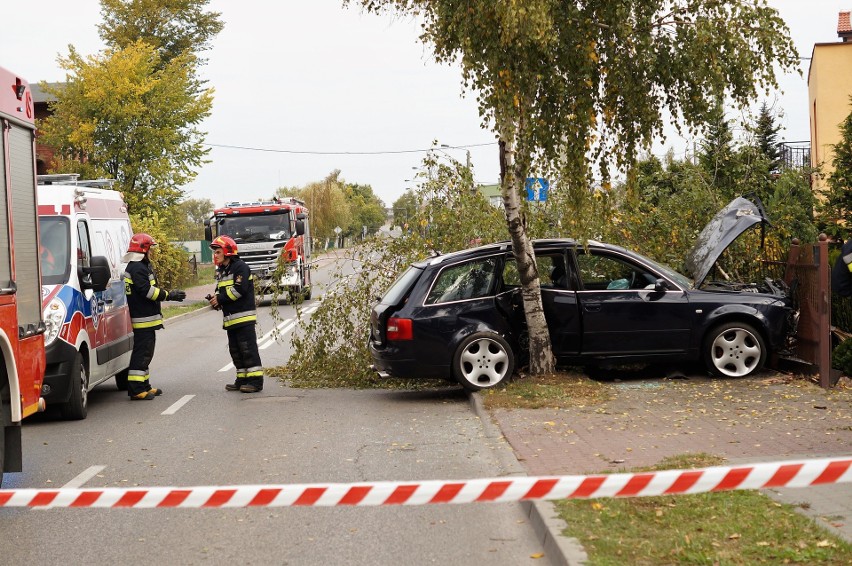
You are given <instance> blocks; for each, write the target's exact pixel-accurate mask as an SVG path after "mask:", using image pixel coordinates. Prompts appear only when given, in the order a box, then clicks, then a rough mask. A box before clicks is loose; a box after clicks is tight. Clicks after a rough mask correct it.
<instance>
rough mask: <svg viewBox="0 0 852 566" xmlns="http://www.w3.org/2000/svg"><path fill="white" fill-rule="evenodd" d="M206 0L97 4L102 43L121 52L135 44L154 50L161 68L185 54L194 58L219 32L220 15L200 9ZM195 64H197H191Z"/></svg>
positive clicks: (130, 0)
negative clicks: (145, 45)
mask: <svg viewBox="0 0 852 566" xmlns="http://www.w3.org/2000/svg"><path fill="white" fill-rule="evenodd" d="M209 3H210V0H101V16H103V21H102V22H101V23H100V24H99V25H98V32H99V34H100V36H101V39H103V40H104V42H105V43H106V44H107V45H109V46H112V47H114V48H117V49H124V48H126V47H129V46H130V45H132V44H134V43H136V42H137V41H139V40H142V41H145V42H146V43H147V44H149V45H151V46H152V47H154V48H155V49H156V50H157V53H158V55H159V56H160V62H161V64H162V65H168V64H169V63H170V62H171V61H172V60H173V59H176V58H178V57H181V56H183V55H185V54H187V53H191V54H194V55H196V56H197V55H198V54H199V53H200V52H202V51H206V50H208V49H210V42H211V41H212V40H213V38H214V37H216V35H218V34H219V32H220V31H222V28H223V27H224V23H223V22H222V20H221V15H222V14H221V13H219V12H208V11H205V10H204V9H205V8H206V7H207V5H208V4H209ZM191 62H192V63H193V64H195V63H196V62H197V61H191Z"/></svg>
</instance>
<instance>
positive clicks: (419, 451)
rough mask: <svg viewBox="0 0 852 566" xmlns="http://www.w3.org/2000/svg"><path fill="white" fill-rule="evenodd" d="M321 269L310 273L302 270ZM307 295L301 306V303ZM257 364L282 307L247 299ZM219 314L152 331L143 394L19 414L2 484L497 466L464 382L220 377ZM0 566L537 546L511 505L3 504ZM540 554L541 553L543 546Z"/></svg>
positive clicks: (519, 556) (272, 354)
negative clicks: (17, 449)
mask: <svg viewBox="0 0 852 566" xmlns="http://www.w3.org/2000/svg"><path fill="white" fill-rule="evenodd" d="M315 276H317V277H320V278H321V277H322V271H321V270H320V271H319V272H318V273H315ZM309 306H310V303H308V304H306V305H304V306H303V308H304V307H309ZM259 310H260V313H261V319H260V328H261V332H260V333H259V334H260V338H261V339H260V340H259V342H260V343H261V346H262V347H263V345H265V344H268V345H267V347H265V348H264V349H262V350H261V357H262V358H263V362H264V365H265V366H272V365H279V364H281V363H283V362H284V361H286V359H287V357H288V355H289V351H288V347H289V346H288V342H287V340H286V339H284V340H279V341H278V342H272V341H270V340H269V339H265V340H264V339H263V338H262V337H263V335H264V334H266V333H268V332H270V331H271V330H272V328H273V327H274V326H276V325H280V327H281V329H282V330H284V331H285V332H286V331H287V327H288V325H287V324H286V319H287V318H290V317H292V315H293V310H292V307H279V312H280V318H279V319H278V320H272V318H271V317H270V315H269V307H261V308H260V309H259ZM229 363H230V358H229V356H228V351H227V347H226V337H225V332H224V330H222V329H221V314H220V313H218V312H214V311H206V312H202V313H199V314H196V315H193V316H189V317H182V318H179V319H176V320H173V321H169V322H167V327H166V329H164V330H162V331H160V332H158V333H157V350H156V355H155V358H154V362H153V364H152V366H151V376H152V379H151V383H152V385H154V386H155V387H161V388H163V389H164V390H165V394H164V395H163V396H162V397H159V398H157V399H155V400H154V401H143V402H132V401H129V400H128V398H127V396H126V394H125V393H124V392H120V391H118V390H117V389H115V385H114V383H113V382H112V381H109V382H107V383H105V384H102V385H100V386H98V388H97V389H96V390H95V391H93V392H92V393H91V394H90V398H89V404H90V405H89V416H88V418H87V419H85V420H83V421H72V422H66V421H62V420H60V419H59V417H58V414H57V413H56V412H55V411H48V412H47V413H45V414H43V415H37V416H34V417H32V418H30V419H28V420H27V422H26V424H25V426H24V449H25V458H24V471H23V472H22V473H19V474H9V475H8V476H6V477H4V486H3V487H4V488H7V489H8V488H12V489H14V488H58V487H65V486H67V487H131V486H201V485H215V486H229V485H247V484H272V483H274V484H282V483H312V482H355V481H373V480H423V479H437V480H446V479H468V478H477V477H494V476H500V475H503V474H505V473H506V470H505V468H504V467H503V466H502V465H501V461H504V460H503V459H504V458H505V457H506V453H507V451H510V448H509V447H508V446H507V445H506V444H505V442H503V441H502V440H496V439H493V438H489V437H488V436H487V435H486V434H485V433H484V430H483V426H482V423H480V422H479V420H478V419H477V418H476V416H475V415H474V414H473V412H472V411H471V408H470V405H469V402H468V399H467V396H466V395H465V394H464V393H463V392H462V391H461V389H456V388H448V389H443V390H436V391H430V392H390V391H350V390H295V389H289V388H287V387H284V386H282V385H280V384H279V383H277V382H276V381H274V380H272V379H269V378H267V382H266V386H265V388H264V391H263V392H262V393H260V394H257V395H246V394H242V393H229V392H226V391H225V390H224V385H225V383H226V382H228V381H230V380H232V379H233V370H232V369H230V368H229ZM0 529H2V531H3V532H2V536H0V562H2V563H4V564H29V563H37V564H59V563H62V564H83V563H86V564H93V565H97V564H110V565H113V564H143V563H144V564H233V563H235V562H237V563H241V564H308V565H310V564H323V565H327V564H399V563H403V562H404V563H408V564H432V563H444V564H489V565H500V564H507V565H509V564H524V563H536V564H540V563H541V562H542V561H541V560H537V559H536V558H534V556H536V555H537V554H538V553H540V552H542V549H541V545H540V543H539V542H538V541H537V540H536V537H535V535H534V533H533V529H532V528H531V526H530V525H529V522H528V519H527V518H526V517H525V516H524V514H523V512H522V510H521V507H520V505H519V504H515V503H484V504H469V505H426V506H392V507H364V508H360V507H355V508H343V507H332V508H311V507H307V508H305V507H293V508H252V509H150V510H143V509H102V510H98V509H12V508H9V509H0ZM545 560H546V559H545Z"/></svg>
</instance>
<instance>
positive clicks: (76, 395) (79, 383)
mask: <svg viewBox="0 0 852 566" xmlns="http://www.w3.org/2000/svg"><path fill="white" fill-rule="evenodd" d="M70 387H71V397H70V398H69V399H68V401H67V402H65V403H63V404H62V405H60V406H59V412H60V413H61V414H62V418H64V419H66V420H69V421H80V420H83V419H85V418H86V414H87V413H88V409H89V402H88V401H89V393H88V391H89V370H88V369H87V368H86V364H85V362H84V361H83V354H81V353H79V352H77V357H76V358H75V359H74V365H73V366H72V369H71V384H70Z"/></svg>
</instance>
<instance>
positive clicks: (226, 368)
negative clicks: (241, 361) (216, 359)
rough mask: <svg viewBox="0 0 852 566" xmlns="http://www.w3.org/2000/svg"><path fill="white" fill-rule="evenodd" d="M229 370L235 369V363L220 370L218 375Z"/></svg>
mask: <svg viewBox="0 0 852 566" xmlns="http://www.w3.org/2000/svg"><path fill="white" fill-rule="evenodd" d="M229 369H234V362H231V363H229V364H228V365H226V366H225V367H223V368H222V369H220V370H219V371H218V372H216V373H222V372H223V371H228V370H229Z"/></svg>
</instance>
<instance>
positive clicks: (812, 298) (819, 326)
mask: <svg viewBox="0 0 852 566" xmlns="http://www.w3.org/2000/svg"><path fill="white" fill-rule="evenodd" d="M829 270H830V266H829V260H828V237H827V236H826V235H825V234H820V236H819V241H818V242H817V243H816V244H800V243H799V240H798V239H793V242H792V245H791V246H790V251H789V253H788V255H787V266H786V269H785V272H784V282H785V283H787V284H788V285H789V286H790V287H791V288H792V289H793V290H794V296H795V298H796V301H798V306H799V326H798V331H797V333H796V345H795V355H794V356H792V357H783V358H782V359H784V360H785V361H787V362H790V363H793V364H794V365H796V366H798V367H799V368H800V369H801V370H802V371H804V372H806V373H811V374H813V373H818V374H819V384H820V387H824V388H828V387H831V385H833V384H834V383H836V382H837V379H838V378H839V377H840V372H839V371H837V370H833V369H832V367H831V288H830V285H829Z"/></svg>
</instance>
